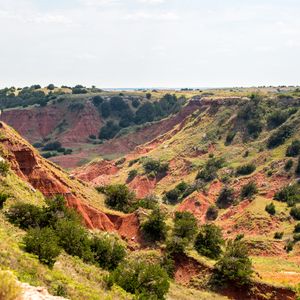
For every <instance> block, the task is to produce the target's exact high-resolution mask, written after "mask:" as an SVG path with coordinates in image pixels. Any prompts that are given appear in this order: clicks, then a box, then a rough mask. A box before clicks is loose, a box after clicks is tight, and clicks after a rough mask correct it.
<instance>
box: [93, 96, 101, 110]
mask: <svg viewBox="0 0 300 300" xmlns="http://www.w3.org/2000/svg"><path fill="white" fill-rule="evenodd" d="M103 101H104V99H103V98H102V97H101V96H99V95H97V96H94V97H93V98H92V102H93V104H94V106H96V107H99V106H100V105H101V104H102V103H103Z"/></svg>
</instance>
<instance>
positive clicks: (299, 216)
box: [290, 206, 300, 221]
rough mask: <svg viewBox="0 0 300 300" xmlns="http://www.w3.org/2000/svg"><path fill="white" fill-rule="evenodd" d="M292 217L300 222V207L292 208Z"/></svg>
mask: <svg viewBox="0 0 300 300" xmlns="http://www.w3.org/2000/svg"><path fill="white" fill-rule="evenodd" d="M290 215H291V216H292V217H293V218H294V219H295V220H297V221H300V206H294V207H292V208H291V211H290Z"/></svg>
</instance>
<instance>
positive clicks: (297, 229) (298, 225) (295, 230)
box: [294, 223, 300, 233]
mask: <svg viewBox="0 0 300 300" xmlns="http://www.w3.org/2000/svg"><path fill="white" fill-rule="evenodd" d="M294 232H295V233H300V223H298V224H296V225H295V229H294Z"/></svg>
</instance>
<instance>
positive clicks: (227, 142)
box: [225, 131, 236, 145]
mask: <svg viewBox="0 0 300 300" xmlns="http://www.w3.org/2000/svg"><path fill="white" fill-rule="evenodd" d="M235 136H236V132H235V131H230V132H228V134H227V136H226V139H225V145H230V144H231V143H232V141H233V139H234V138H235Z"/></svg>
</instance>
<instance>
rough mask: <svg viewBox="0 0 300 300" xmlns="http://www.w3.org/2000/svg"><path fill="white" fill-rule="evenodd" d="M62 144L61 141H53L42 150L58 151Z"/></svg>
mask: <svg viewBox="0 0 300 300" xmlns="http://www.w3.org/2000/svg"><path fill="white" fill-rule="evenodd" d="M61 147H62V145H61V143H60V142H53V143H48V144H46V145H45V146H44V147H43V148H42V150H43V151H58V150H59V149H61Z"/></svg>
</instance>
